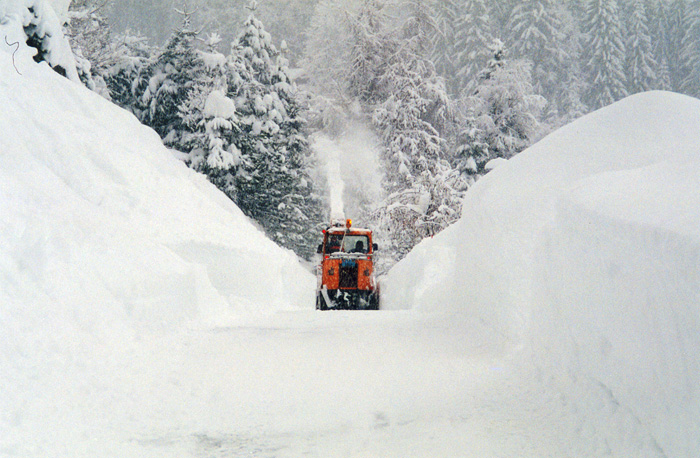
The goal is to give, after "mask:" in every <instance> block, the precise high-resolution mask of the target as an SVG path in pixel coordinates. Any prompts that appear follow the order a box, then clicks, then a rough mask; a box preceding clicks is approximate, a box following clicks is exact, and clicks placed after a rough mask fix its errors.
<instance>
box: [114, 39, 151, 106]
mask: <svg viewBox="0 0 700 458" xmlns="http://www.w3.org/2000/svg"><path fill="white" fill-rule="evenodd" d="M111 47H112V49H113V52H112V54H111V56H110V57H109V60H108V63H107V64H106V68H105V69H104V73H103V75H102V77H103V79H104V82H105V85H106V90H107V98H108V99H110V100H111V101H112V102H114V103H115V104H117V105H119V106H120V107H122V108H124V109H126V110H129V111H131V112H132V113H134V114H135V115H136V116H137V117H138V118H139V119H141V118H142V116H141V110H140V109H139V108H138V106H139V105H140V103H139V94H138V88H139V87H141V88H143V87H145V86H146V85H147V84H148V78H147V76H146V70H147V69H148V68H149V67H150V65H151V64H152V56H153V55H154V54H155V50H154V49H153V48H152V47H151V46H149V45H148V43H147V40H146V38H145V37H144V36H142V35H133V34H132V33H131V32H130V31H128V30H127V31H126V32H124V33H123V34H120V35H117V36H115V37H114V41H113V43H112V44H111Z"/></svg>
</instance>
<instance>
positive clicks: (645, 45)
mask: <svg viewBox="0 0 700 458" xmlns="http://www.w3.org/2000/svg"><path fill="white" fill-rule="evenodd" d="M626 51H627V65H626V66H625V67H626V70H627V88H628V92H629V93H630V94H634V93H636V92H643V91H648V90H650V89H652V88H653V87H654V85H655V82H656V75H655V73H654V69H655V68H656V67H657V65H656V62H655V61H654V58H653V48H652V45H651V37H650V36H649V27H648V18H647V12H646V7H645V5H644V3H643V2H642V0H634V3H633V6H632V12H631V15H630V16H629V25H628V27H627V46H626Z"/></svg>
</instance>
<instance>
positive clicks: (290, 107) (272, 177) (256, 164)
mask: <svg viewBox="0 0 700 458" xmlns="http://www.w3.org/2000/svg"><path fill="white" fill-rule="evenodd" d="M229 72H230V74H229V81H228V93H229V96H230V97H231V98H232V99H233V100H235V103H236V110H237V114H238V120H239V121H238V129H239V134H238V135H237V136H236V137H235V139H234V144H235V146H236V147H237V149H238V150H239V151H240V154H241V157H242V160H241V161H240V163H239V165H238V170H237V173H236V177H237V196H236V197H235V200H236V203H237V204H238V206H239V207H240V208H241V210H243V212H244V213H246V214H247V215H248V216H250V217H251V218H253V219H254V220H256V221H258V222H259V223H260V224H261V225H262V226H263V228H265V231H266V232H267V233H268V235H269V236H270V237H271V238H272V239H273V240H274V241H276V242H277V243H279V244H280V245H282V246H285V247H287V248H293V249H295V250H296V251H297V252H298V253H300V254H302V255H303V256H305V257H307V258H310V257H311V256H312V254H313V253H314V247H315V243H316V240H315V235H316V234H317V230H318V229H319V227H320V225H321V224H322V221H323V219H324V218H323V217H322V212H323V205H322V202H321V199H320V197H319V195H318V190H317V189H315V186H314V183H313V181H312V179H311V176H310V170H311V168H312V166H313V165H314V164H313V156H312V152H311V149H310V148H309V144H308V140H307V136H306V132H305V130H304V129H305V121H304V119H303V118H302V107H301V106H300V104H299V102H298V101H297V99H296V94H295V88H294V86H293V83H292V82H291V81H290V79H289V76H288V73H287V72H288V70H287V67H286V61H285V60H284V58H283V56H281V55H280V52H279V51H278V50H277V48H276V47H275V46H274V44H273V43H272V38H271V37H270V34H269V33H267V32H266V31H265V29H264V27H263V24H262V22H260V21H259V20H258V19H256V18H255V16H254V15H252V14H251V15H250V17H249V18H248V19H247V20H246V22H245V24H244V26H243V31H242V32H241V34H240V35H239V37H238V38H237V40H236V41H235V43H234V44H233V46H232V55H231V60H230V62H229Z"/></svg>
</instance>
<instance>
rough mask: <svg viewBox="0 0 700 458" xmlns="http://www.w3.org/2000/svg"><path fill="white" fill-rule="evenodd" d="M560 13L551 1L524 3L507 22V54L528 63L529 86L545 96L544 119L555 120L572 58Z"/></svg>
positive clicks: (532, 0)
mask: <svg viewBox="0 0 700 458" xmlns="http://www.w3.org/2000/svg"><path fill="white" fill-rule="evenodd" d="M563 14H564V13H563V11H562V10H560V7H559V6H558V5H557V4H556V3H555V1H554V0H527V1H523V2H520V3H519V4H518V6H516V7H515V10H514V11H513V14H512V15H511V19H510V27H509V29H510V31H511V33H510V35H509V36H510V37H511V38H510V43H512V45H511V53H512V55H514V56H517V57H518V58H524V59H529V60H530V62H532V83H533V86H534V89H535V91H536V92H537V93H538V94H541V95H543V96H544V97H546V98H547V99H548V100H549V101H550V102H551V105H550V106H548V111H549V113H548V117H558V115H559V111H560V110H562V109H563V106H564V104H565V100H564V97H565V96H567V92H566V87H565V83H566V82H567V75H568V74H569V73H570V71H571V62H572V61H573V60H575V59H577V57H578V56H575V55H572V54H573V52H574V51H575V48H574V47H571V46H569V47H568V49H567V46H566V45H567V41H566V35H565V33H568V35H571V34H572V32H573V31H572V30H565V27H564V25H565V21H564V18H563Z"/></svg>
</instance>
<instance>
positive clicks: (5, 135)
mask: <svg viewBox="0 0 700 458" xmlns="http://www.w3.org/2000/svg"><path fill="white" fill-rule="evenodd" d="M10 19H12V18H11V17H10ZM21 33H22V29H21V25H20V24H19V23H18V22H15V21H13V20H8V21H5V22H4V23H2V25H0V35H8V36H9V37H10V38H9V40H10V41H14V42H18V41H19V42H21V39H20V38H21ZM31 51H32V50H31V49H30V48H27V47H26V46H19V49H18V51H17V52H15V47H11V48H9V47H8V48H3V52H0V107H2V109H0V132H2V134H0V151H1V152H2V153H1V154H0V156H1V159H2V160H0V329H2V338H0V368H1V369H0V393H2V395H1V396H0V431H2V434H0V436H1V437H0V455H3V456H8V455H13V454H16V455H17V456H29V455H32V454H35V455H37V456H76V455H75V453H76V451H75V450H74V449H71V448H68V449H66V450H63V449H60V448H55V447H57V444H70V443H86V442H85V436H84V435H85V434H89V433H86V432H85V431H86V430H85V428H86V427H87V426H86V425H93V426H89V427H87V428H90V427H97V426H96V425H98V424H100V423H101V422H105V421H106V420H104V419H103V418H102V417H103V414H101V413H100V412H108V411H110V407H109V405H110V403H111V402H112V397H113V395H112V394H109V389H108V388H107V387H115V386H119V384H120V380H123V379H124V378H128V377H133V373H132V371H133V368H130V369H128V370H127V369H126V368H127V367H129V363H128V362H126V361H129V358H128V357H126V355H128V354H130V353H132V352H135V351H136V350H135V348H137V347H135V345H137V342H138V340H139V339H141V338H142V337H141V336H143V333H144V332H148V331H149V330H154V329H158V330H159V331H164V332H166V333H167V332H174V331H176V330H183V329H188V328H192V327H198V326H201V325H203V324H207V325H211V324H221V323H224V322H227V321H226V320H228V319H231V318H235V317H236V316H239V315H241V314H243V313H247V312H253V313H256V314H259V313H268V312H273V311H276V310H280V309H290V308H291V309H294V308H297V307H313V289H314V284H315V280H314V278H313V276H312V275H311V274H309V273H308V272H306V271H305V270H304V269H303V268H302V267H301V266H300V265H299V263H298V261H297V258H296V256H294V254H293V253H291V252H290V251H287V250H283V249H281V248H279V247H277V246H276V245H275V244H274V243H272V242H271V241H269V240H268V239H266V238H265V237H264V235H263V234H262V233H261V232H260V231H259V230H258V229H256V228H255V227H254V226H253V225H252V223H251V222H250V221H249V220H248V219H247V218H246V217H245V216H244V215H243V214H242V213H241V211H240V210H239V209H238V208H237V207H236V206H235V205H234V204H233V203H232V202H231V201H230V200H228V199H227V198H226V197H225V196H223V195H222V194H221V193H219V192H218V190H216V188H215V187H214V186H212V185H211V184H210V183H208V182H207V181H206V179H205V178H204V177H202V176H200V175H197V174H195V173H194V172H192V171H191V170H189V169H188V168H187V167H185V166H184V165H183V164H182V163H180V162H179V161H177V160H176V159H175V158H174V157H173V156H172V154H171V153H170V152H169V151H168V150H167V149H165V148H164V147H163V145H162V143H161V141H160V139H159V137H158V136H157V135H156V134H155V132H153V131H152V130H150V129H148V128H146V127H143V126H142V125H141V124H140V123H139V122H138V121H137V120H136V118H135V117H133V116H132V115H131V114H130V113H128V112H126V111H124V110H121V109H119V108H118V107H116V106H114V105H112V104H111V103H109V102H107V101H106V100H103V99H102V98H100V97H99V96H97V95H96V94H94V93H91V92H90V91H88V90H87V89H85V88H83V87H82V86H80V85H78V84H75V83H73V82H71V81H69V80H67V79H65V78H63V77H61V76H59V75H58V74H56V73H55V72H54V71H53V70H51V69H50V68H49V66H48V65H46V64H45V63H42V64H36V63H35V62H34V61H33V60H32V52H31ZM130 383H133V381H130V382H125V385H124V386H130ZM172 402H180V401H178V400H177V399H176V400H173V401H172ZM100 403H101V404H100ZM134 411H138V407H137V409H136V410H134ZM89 412H92V414H90V413H89ZM78 424H80V425H81V426H80V427H77V425H78ZM103 430H104V429H103ZM73 436H76V437H73ZM52 441H53V442H52ZM40 443H41V444H42V447H48V448H47V449H43V448H36V449H32V447H34V446H37V444H40ZM13 444H14V445H13ZM18 444H22V445H18ZM52 444H53V445H52ZM15 446H17V447H20V448H14V447H15ZM49 450H50V451H49ZM13 451H14V452H13ZM117 455H118V454H117ZM117 455H114V456H117ZM92 456H94V455H92Z"/></svg>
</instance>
